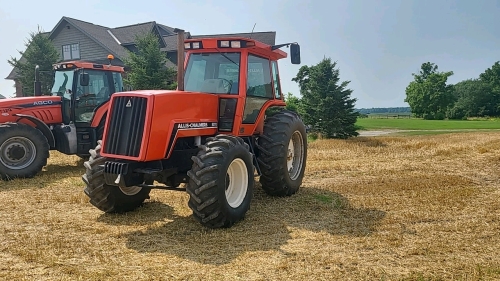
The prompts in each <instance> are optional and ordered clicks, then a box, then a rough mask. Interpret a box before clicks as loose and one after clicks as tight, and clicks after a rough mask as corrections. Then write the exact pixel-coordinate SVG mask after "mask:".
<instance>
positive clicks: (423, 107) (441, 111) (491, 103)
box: [405, 61, 500, 120]
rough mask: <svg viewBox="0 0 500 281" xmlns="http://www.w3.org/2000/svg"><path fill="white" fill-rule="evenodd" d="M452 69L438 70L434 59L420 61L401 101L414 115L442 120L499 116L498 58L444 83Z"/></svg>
mask: <svg viewBox="0 0 500 281" xmlns="http://www.w3.org/2000/svg"><path fill="white" fill-rule="evenodd" d="M453 74H454V73H453V71H439V70H438V66H437V65H436V64H435V63H431V62H426V63H423V64H422V65H421V69H420V72H419V73H412V76H413V77H414V80H413V81H411V82H410V84H409V85H408V86H407V87H406V91H405V93H406V98H405V102H407V103H408V104H409V105H410V108H411V112H412V113H413V114H414V115H415V116H416V117H422V118H424V119H436V120H442V119H445V118H448V119H466V118H468V117H486V116H500V62H499V61H497V62H495V63H494V64H493V65H492V66H491V67H489V68H487V69H486V70H484V72H482V73H481V74H479V77H477V78H471V79H466V80H463V81H460V82H458V83H456V84H448V83H447V82H448V78H449V77H451V76H452V75H453Z"/></svg>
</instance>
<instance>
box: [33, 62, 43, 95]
mask: <svg viewBox="0 0 500 281" xmlns="http://www.w3.org/2000/svg"><path fill="white" fill-rule="evenodd" d="M34 89H35V91H34V93H33V94H34V95H35V96H41V95H42V82H40V66H38V65H37V66H35V82H34Z"/></svg>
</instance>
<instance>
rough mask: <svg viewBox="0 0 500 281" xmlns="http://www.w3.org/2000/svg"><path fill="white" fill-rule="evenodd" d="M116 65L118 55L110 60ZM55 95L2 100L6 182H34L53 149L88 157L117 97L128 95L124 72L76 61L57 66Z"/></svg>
mask: <svg viewBox="0 0 500 281" xmlns="http://www.w3.org/2000/svg"><path fill="white" fill-rule="evenodd" d="M108 58H109V59H110V62H111V60H112V59H113V57H112V55H110V56H108ZM53 71H54V78H55V79H54V84H53V87H52V91H51V93H50V95H46V96H42V93H41V84H40V81H39V71H38V66H37V68H36V69H35V73H36V74H35V83H34V84H35V93H34V94H35V96H34V97H22V98H13V99H4V100H0V178H1V179H4V180H8V179H13V178H31V177H33V176H35V175H36V174H37V173H38V172H40V171H41V170H42V168H43V167H44V166H45V165H46V164H47V158H49V150H58V151H60V152H62V153H65V154H76V155H79V156H80V157H87V156H88V155H89V150H90V149H91V148H94V147H95V146H96V145H97V140H99V139H101V137H102V134H103V132H104V121H105V120H106V112H107V109H108V107H107V104H108V102H109V98H110V96H111V94H113V93H114V92H121V91H123V82H122V73H123V71H124V70H123V67H120V66H112V65H111V64H110V65H103V64H95V63H91V62H82V61H71V62H63V63H58V64H55V65H54V69H53Z"/></svg>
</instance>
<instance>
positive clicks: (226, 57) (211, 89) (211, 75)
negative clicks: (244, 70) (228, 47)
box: [184, 53, 240, 94]
mask: <svg viewBox="0 0 500 281" xmlns="http://www.w3.org/2000/svg"><path fill="white" fill-rule="evenodd" d="M239 77H240V53H202V54H191V55H190V56H189V60H188V64H187V68H186V73H185V74H184V90H186V91H192V92H204V93H213V94H238V83H239Z"/></svg>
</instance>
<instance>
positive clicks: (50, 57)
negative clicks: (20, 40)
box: [7, 27, 60, 96]
mask: <svg viewBox="0 0 500 281" xmlns="http://www.w3.org/2000/svg"><path fill="white" fill-rule="evenodd" d="M29 35H30V36H29V38H28V39H27V42H26V43H25V46H26V50H25V51H24V52H22V51H18V52H19V54H20V55H21V58H20V59H17V58H14V57H11V58H10V59H9V60H7V62H8V63H9V64H10V65H11V66H12V67H14V68H16V69H17V72H18V74H19V76H20V77H19V80H20V82H21V83H22V85H23V95H25V96H33V95H34V85H33V82H34V80H35V66H36V65H38V66H39V67H40V68H39V70H40V81H41V84H42V93H44V94H48V93H50V92H51V90H52V84H53V83H54V76H53V73H52V65H53V64H54V63H57V61H58V60H59V58H60V57H59V52H58V51H57V49H56V48H55V47H54V44H53V43H52V41H50V39H49V37H48V35H47V34H44V32H43V31H42V30H41V29H40V27H38V30H37V31H36V32H30V34H29Z"/></svg>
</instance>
